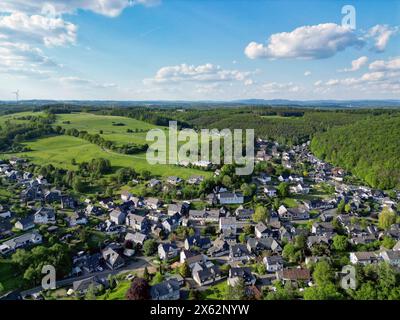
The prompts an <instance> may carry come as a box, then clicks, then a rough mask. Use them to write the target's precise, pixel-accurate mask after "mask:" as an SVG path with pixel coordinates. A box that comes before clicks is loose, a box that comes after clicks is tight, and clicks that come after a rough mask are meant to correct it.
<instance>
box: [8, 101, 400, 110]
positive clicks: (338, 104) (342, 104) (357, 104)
mask: <svg viewBox="0 0 400 320" xmlns="http://www.w3.org/2000/svg"><path fill="white" fill-rule="evenodd" d="M52 104H68V105H79V106H89V107H93V106H97V107H110V106H118V107H134V106H142V107H143V106H148V107H182V108H191V107H192V108H196V107H221V106H224V107H240V106H269V107H274V106H277V107H279V106H287V107H302V108H304V107H310V108H317V107H320V108H398V107H400V100H285V99H272V100H264V99H244V100H233V101H212V100H209V101H208V100H202V101H184V100H177V101H173V100H148V101H146V100H143V101H114V100H23V101H20V102H19V104H18V105H19V106H21V105H25V106H41V105H52ZM2 105H8V106H10V105H16V102H15V101H0V107H1V106H2Z"/></svg>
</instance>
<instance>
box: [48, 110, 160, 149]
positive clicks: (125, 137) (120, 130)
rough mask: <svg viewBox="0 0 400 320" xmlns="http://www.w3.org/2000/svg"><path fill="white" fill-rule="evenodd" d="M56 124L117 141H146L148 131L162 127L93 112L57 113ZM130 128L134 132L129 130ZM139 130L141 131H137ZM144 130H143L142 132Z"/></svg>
mask: <svg viewBox="0 0 400 320" xmlns="http://www.w3.org/2000/svg"><path fill="white" fill-rule="evenodd" d="M55 125H59V126H61V127H63V128H65V129H69V128H75V129H78V130H79V131H82V130H84V131H87V132H89V133H90V134H99V133H100V130H102V132H103V133H102V134H101V136H102V137H103V138H104V139H106V140H110V141H114V142H116V143H121V144H125V143H136V144H145V143H146V132H147V131H148V130H150V129H154V128H161V127H157V126H155V125H152V124H150V123H146V122H143V121H139V120H135V119H131V118H126V117H117V116H103V115H95V114H91V113H71V114H60V115H57V121H56V123H55ZM128 129H130V130H132V131H134V132H127V130H128ZM135 131H139V132H135ZM140 131H143V132H140Z"/></svg>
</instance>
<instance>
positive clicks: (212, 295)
mask: <svg viewBox="0 0 400 320" xmlns="http://www.w3.org/2000/svg"><path fill="white" fill-rule="evenodd" d="M227 289H228V284H227V282H226V280H223V281H221V282H220V283H218V284H216V285H214V286H211V287H209V288H208V289H207V290H205V291H203V292H202V296H203V298H204V300H223V299H224V296H225V294H226V291H227Z"/></svg>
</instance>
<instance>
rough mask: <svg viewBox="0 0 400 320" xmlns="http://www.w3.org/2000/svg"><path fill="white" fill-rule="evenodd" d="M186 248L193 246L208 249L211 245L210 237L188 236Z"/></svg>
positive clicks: (185, 243)
mask: <svg viewBox="0 0 400 320" xmlns="http://www.w3.org/2000/svg"><path fill="white" fill-rule="evenodd" d="M184 247H185V249H186V250H190V249H191V248H192V247H198V248H200V249H201V250H207V249H208V248H210V247H211V241H210V238H202V237H199V236H192V237H187V238H186V239H185V242H184Z"/></svg>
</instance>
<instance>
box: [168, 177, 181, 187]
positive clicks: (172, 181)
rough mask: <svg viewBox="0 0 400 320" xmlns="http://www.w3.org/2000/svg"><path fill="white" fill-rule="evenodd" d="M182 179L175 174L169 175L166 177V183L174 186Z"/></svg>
mask: <svg viewBox="0 0 400 320" xmlns="http://www.w3.org/2000/svg"><path fill="white" fill-rule="evenodd" d="M182 181H183V180H182V179H181V178H179V177H176V176H171V177H168V178H167V183H169V184H172V185H174V186H177V185H178V184H180V183H181V182H182Z"/></svg>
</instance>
